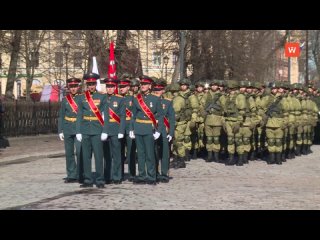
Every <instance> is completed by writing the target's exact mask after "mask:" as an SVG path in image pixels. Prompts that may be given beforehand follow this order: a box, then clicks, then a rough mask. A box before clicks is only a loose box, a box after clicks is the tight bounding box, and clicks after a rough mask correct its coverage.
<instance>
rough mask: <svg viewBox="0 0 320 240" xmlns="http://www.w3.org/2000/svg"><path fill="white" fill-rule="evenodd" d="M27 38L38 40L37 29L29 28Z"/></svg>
mask: <svg viewBox="0 0 320 240" xmlns="http://www.w3.org/2000/svg"><path fill="white" fill-rule="evenodd" d="M29 39H30V40H38V39H39V30H31V31H30V32H29Z"/></svg>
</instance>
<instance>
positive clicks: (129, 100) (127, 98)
mask: <svg viewBox="0 0 320 240" xmlns="http://www.w3.org/2000/svg"><path fill="white" fill-rule="evenodd" d="M133 98H134V97H133V96H132V95H130V94H127V95H125V96H124V97H123V99H124V104H125V107H126V108H127V109H128V110H129V111H130V112H131V115H132V105H133ZM130 122H131V117H128V116H126V131H125V132H126V134H129V131H130Z"/></svg>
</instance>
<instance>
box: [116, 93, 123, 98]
mask: <svg viewBox="0 0 320 240" xmlns="http://www.w3.org/2000/svg"><path fill="white" fill-rule="evenodd" d="M115 96H117V97H121V98H123V96H122V95H120V94H115Z"/></svg>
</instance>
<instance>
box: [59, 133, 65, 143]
mask: <svg viewBox="0 0 320 240" xmlns="http://www.w3.org/2000/svg"><path fill="white" fill-rule="evenodd" d="M59 138H60V140H61V141H63V139H64V135H63V133H59Z"/></svg>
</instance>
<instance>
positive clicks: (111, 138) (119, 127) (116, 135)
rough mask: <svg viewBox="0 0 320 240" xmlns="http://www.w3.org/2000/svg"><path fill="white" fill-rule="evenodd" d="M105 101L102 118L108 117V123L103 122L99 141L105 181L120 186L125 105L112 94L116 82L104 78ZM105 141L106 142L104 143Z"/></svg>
mask: <svg viewBox="0 0 320 240" xmlns="http://www.w3.org/2000/svg"><path fill="white" fill-rule="evenodd" d="M104 82H105V84H106V91H107V93H106V101H107V107H106V108H105V109H104V116H108V119H109V122H107V121H104V126H103V131H102V135H101V140H102V141H104V144H103V150H104V159H105V169H104V170H105V172H104V173H105V174H104V176H105V181H106V182H111V183H114V184H121V182H122V179H123V175H122V164H121V163H122V161H121V142H120V141H121V139H123V138H124V134H125V127H126V105H125V100H124V98H123V96H121V95H118V94H114V92H115V89H116V86H117V83H118V80H115V79H112V78H106V79H105V80H104ZM106 140H107V141H106Z"/></svg>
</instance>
